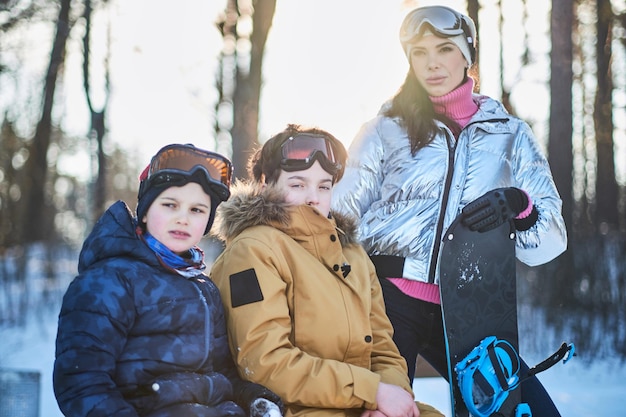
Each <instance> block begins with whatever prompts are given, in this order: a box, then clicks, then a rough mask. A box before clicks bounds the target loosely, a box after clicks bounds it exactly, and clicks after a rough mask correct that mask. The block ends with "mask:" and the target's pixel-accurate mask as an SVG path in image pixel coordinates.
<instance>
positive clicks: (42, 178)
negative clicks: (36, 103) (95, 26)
mask: <svg viewBox="0 0 626 417" xmlns="http://www.w3.org/2000/svg"><path fill="white" fill-rule="evenodd" d="M60 6H61V7H60V9H59V18H58V21H57V31H56V35H55V37H54V43H53V45H52V52H51V53H50V64H49V66H48V71H47V73H46V79H45V85H44V97H43V106H42V112H41V119H40V120H39V123H38V124H37V128H36V130H35V136H34V138H33V141H32V143H31V146H30V148H29V158H28V161H27V162H26V166H25V170H26V176H25V177H26V178H25V181H24V196H25V198H24V199H23V200H22V201H23V203H24V208H23V210H22V211H21V212H22V213H24V216H25V217H24V218H23V219H21V224H23V225H24V233H25V236H24V237H23V240H24V241H25V242H33V241H40V240H46V239H47V238H50V237H51V236H52V233H53V231H54V229H53V223H52V221H53V213H52V208H51V207H50V204H51V201H50V200H51V199H49V198H46V195H47V194H48V193H46V188H45V185H46V171H47V168H48V161H47V153H48V147H49V146H50V137H51V133H52V106H53V102H54V92H55V89H56V82H57V78H58V74H59V70H60V67H61V65H63V61H64V59H65V45H66V43H67V38H68V36H69V33H70V22H69V13H70V8H71V1H70V0H61V2H60Z"/></svg>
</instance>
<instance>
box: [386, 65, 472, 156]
mask: <svg viewBox="0 0 626 417" xmlns="http://www.w3.org/2000/svg"><path fill="white" fill-rule="evenodd" d="M465 81H467V73H466V74H465V77H464V78H463V82H465ZM383 114H384V115H385V116H387V117H398V118H400V120H401V121H402V125H403V126H404V128H405V129H406V132H407V134H408V136H409V141H410V142H411V153H412V154H413V155H415V153H416V152H417V151H419V150H420V149H421V148H423V147H424V146H426V145H428V144H429V143H430V142H431V141H432V140H433V139H434V137H435V135H436V134H437V132H438V131H439V130H440V128H439V127H438V126H437V124H436V123H435V120H439V121H441V122H443V123H445V124H446V125H447V126H448V127H450V129H451V130H452V131H453V132H454V133H455V135H457V134H458V132H460V130H461V127H460V126H459V125H458V124H457V123H456V122H454V121H453V120H451V119H449V118H447V117H446V116H444V115H441V114H438V113H435V110H434V108H433V103H432V102H431V101H430V98H428V93H427V92H426V90H424V87H422V86H421V84H420V83H419V81H417V77H415V73H414V72H413V68H409V72H408V73H407V75H406V78H405V79H404V83H403V84H402V86H401V87H400V89H399V90H398V93H397V94H396V95H395V96H394V97H393V99H392V100H391V106H390V107H389V108H388V109H386V110H384V111H383Z"/></svg>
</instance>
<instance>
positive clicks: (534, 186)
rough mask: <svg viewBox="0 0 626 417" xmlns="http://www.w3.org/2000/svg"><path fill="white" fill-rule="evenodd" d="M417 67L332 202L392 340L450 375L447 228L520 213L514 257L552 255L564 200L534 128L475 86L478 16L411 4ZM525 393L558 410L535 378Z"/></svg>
mask: <svg viewBox="0 0 626 417" xmlns="http://www.w3.org/2000/svg"><path fill="white" fill-rule="evenodd" d="M400 41H401V44H402V47H403V49H404V51H405V53H406V56H407V58H408V61H409V64H410V69H409V71H408V74H407V76H406V79H405V81H404V84H403V85H402V86H401V88H400V90H399V91H398V93H397V94H396V95H395V96H394V97H393V99H391V100H390V101H389V102H388V103H386V104H385V105H384V106H383V108H382V109H381V111H380V113H379V115H378V116H377V117H375V118H374V119H372V120H370V121H369V122H367V123H365V124H364V126H363V127H362V128H361V130H360V132H359V133H358V135H357V137H356V138H355V139H354V141H353V142H352V144H351V146H350V149H349V164H348V166H347V168H346V172H345V175H344V177H343V179H342V180H341V181H340V182H339V183H338V184H337V186H336V187H335V193H334V196H333V208H334V209H336V210H337V211H341V212H343V213H347V214H353V215H356V216H358V217H359V218H360V219H361V222H360V228H359V238H360V240H361V242H362V244H363V245H364V247H365V249H366V251H367V252H368V254H369V255H370V256H371V258H372V261H373V262H374V264H375V265H376V270H377V273H378V275H379V278H380V280H381V285H382V288H383V293H384V297H385V303H386V306H387V314H388V315H389V318H390V319H391V322H392V324H393V327H394V341H395V342H396V344H397V345H398V348H399V350H400V353H401V354H402V355H403V356H404V357H405V358H406V360H407V362H408V365H409V375H410V376H411V377H412V376H413V375H414V373H415V362H416V358H417V355H418V354H421V355H422V356H423V357H424V358H425V359H426V360H427V361H428V362H430V364H431V365H433V367H434V368H435V369H436V370H437V371H438V372H439V373H440V374H441V375H443V376H446V377H447V364H446V354H445V352H446V351H445V346H444V338H443V327H442V319H441V309H440V305H439V304H440V299H439V287H438V283H439V271H438V269H437V265H438V261H439V251H440V244H441V237H442V233H443V232H445V230H446V229H447V228H448V226H450V224H451V223H452V221H453V220H454V219H455V218H456V217H457V215H459V214H460V213H464V220H463V221H464V223H465V224H466V225H468V226H469V227H470V228H471V229H472V230H478V231H480V232H484V231H487V230H490V229H493V228H495V227H497V226H498V225H500V224H502V223H504V222H506V221H509V220H511V219H513V221H514V223H515V227H516V230H517V236H516V242H517V247H516V256H517V258H518V259H519V260H521V261H522V262H524V263H526V264H528V265H539V264H543V263H546V262H548V261H550V260H552V259H554V258H555V257H556V256H558V255H559V254H561V253H562V252H563V251H564V250H565V248H566V244H567V237H566V232H565V226H564V222H563V219H562V216H561V200H560V197H559V194H558V192H557V189H556V187H555V185H554V181H553V179H552V175H551V172H550V168H549V166H548V163H547V160H546V158H545V156H544V155H543V154H542V152H541V149H540V147H539V145H538V143H537V141H536V139H535V138H534V136H533V134H532V132H531V130H530V128H529V126H528V125H527V124H526V123H525V122H523V121H522V120H520V119H518V118H516V117H513V116H511V115H510V114H508V113H507V112H506V110H505V109H504V107H503V105H502V104H501V103H500V102H498V101H496V100H494V99H491V98H489V97H486V96H483V95H478V94H474V93H473V88H474V80H473V79H472V78H471V77H469V76H468V71H469V69H470V68H471V66H472V64H473V62H474V61H475V58H476V29H475V26H474V23H473V21H472V20H471V19H470V18H469V17H468V16H465V15H463V14H461V13H458V12H456V11H455V10H452V9H450V8H447V7H443V6H430V7H421V8H417V9H415V10H413V11H412V12H410V13H409V14H408V15H407V16H406V18H405V19H404V21H403V23H402V26H401V29H400ZM522 393H523V396H524V398H523V400H524V401H526V402H528V403H530V405H531V407H533V405H534V406H535V407H534V408H535V409H537V410H544V413H545V414H542V415H554V416H556V415H558V411H557V410H556V408H555V407H554V405H553V404H552V401H551V400H550V399H549V397H548V395H547V394H546V393H545V390H544V389H543V387H542V386H541V384H540V383H539V381H538V380H537V379H531V380H528V381H527V382H526V383H525V384H524V386H523V391H522Z"/></svg>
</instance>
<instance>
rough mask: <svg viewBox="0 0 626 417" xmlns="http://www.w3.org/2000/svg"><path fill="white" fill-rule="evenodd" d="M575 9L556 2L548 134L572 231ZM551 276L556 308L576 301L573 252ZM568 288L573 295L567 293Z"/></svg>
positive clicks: (567, 1)
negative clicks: (571, 283) (565, 291)
mask: <svg viewBox="0 0 626 417" xmlns="http://www.w3.org/2000/svg"><path fill="white" fill-rule="evenodd" d="M573 21H574V8H573V3H572V1H571V0H552V13H551V16H550V39H551V43H552V50H551V52H550V121H549V129H550V131H549V134H548V159H549V163H550V167H551V169H552V175H553V177H554V181H555V183H556V187H557V189H558V191H559V193H560V194H561V199H562V201H563V218H564V220H565V225H566V227H567V228H568V231H571V228H572V218H573V196H572V194H573V190H572V184H573V180H572V174H573V166H574V162H573V146H572V135H573V127H572V121H573V116H572V83H573V78H574V76H573V69H572V55H573V43H572V29H571V28H572V23H573ZM543 271H544V274H546V276H549V277H551V279H550V280H548V281H547V282H546V288H545V290H544V291H545V292H547V293H548V294H550V297H549V300H550V304H551V305H553V306H556V305H562V304H563V303H564V304H565V305H567V303H568V302H570V301H571V300H572V299H573V298H574V295H573V289H572V285H568V283H569V282H570V280H571V278H572V276H573V272H574V258H573V256H572V251H571V249H567V250H566V251H565V253H564V254H563V255H562V256H561V257H559V258H557V259H556V260H555V261H553V262H551V263H549V264H548V265H547V266H546V267H545V268H543ZM563 288H567V289H569V290H570V291H571V292H570V293H563V292H562V290H561V289H563Z"/></svg>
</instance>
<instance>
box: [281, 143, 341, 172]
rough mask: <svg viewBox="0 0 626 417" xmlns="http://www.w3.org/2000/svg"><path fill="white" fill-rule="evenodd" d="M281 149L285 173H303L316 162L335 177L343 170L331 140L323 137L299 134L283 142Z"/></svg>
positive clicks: (282, 166)
mask: <svg viewBox="0 0 626 417" xmlns="http://www.w3.org/2000/svg"><path fill="white" fill-rule="evenodd" d="M280 149H281V160H280V167H281V168H282V169H284V170H285V171H303V170H305V169H308V168H310V167H311V165H313V163H314V162H315V161H319V163H320V165H321V166H322V168H324V170H325V171H327V172H328V173H330V174H333V175H335V174H336V173H337V171H339V170H340V169H341V162H339V161H338V160H337V158H336V156H335V152H334V150H333V145H332V143H331V141H330V139H329V138H327V137H326V136H323V135H317V134H312V133H298V134H296V135H294V136H291V137H289V139H287V140H286V141H285V142H283V144H282V145H281V146H280Z"/></svg>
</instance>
